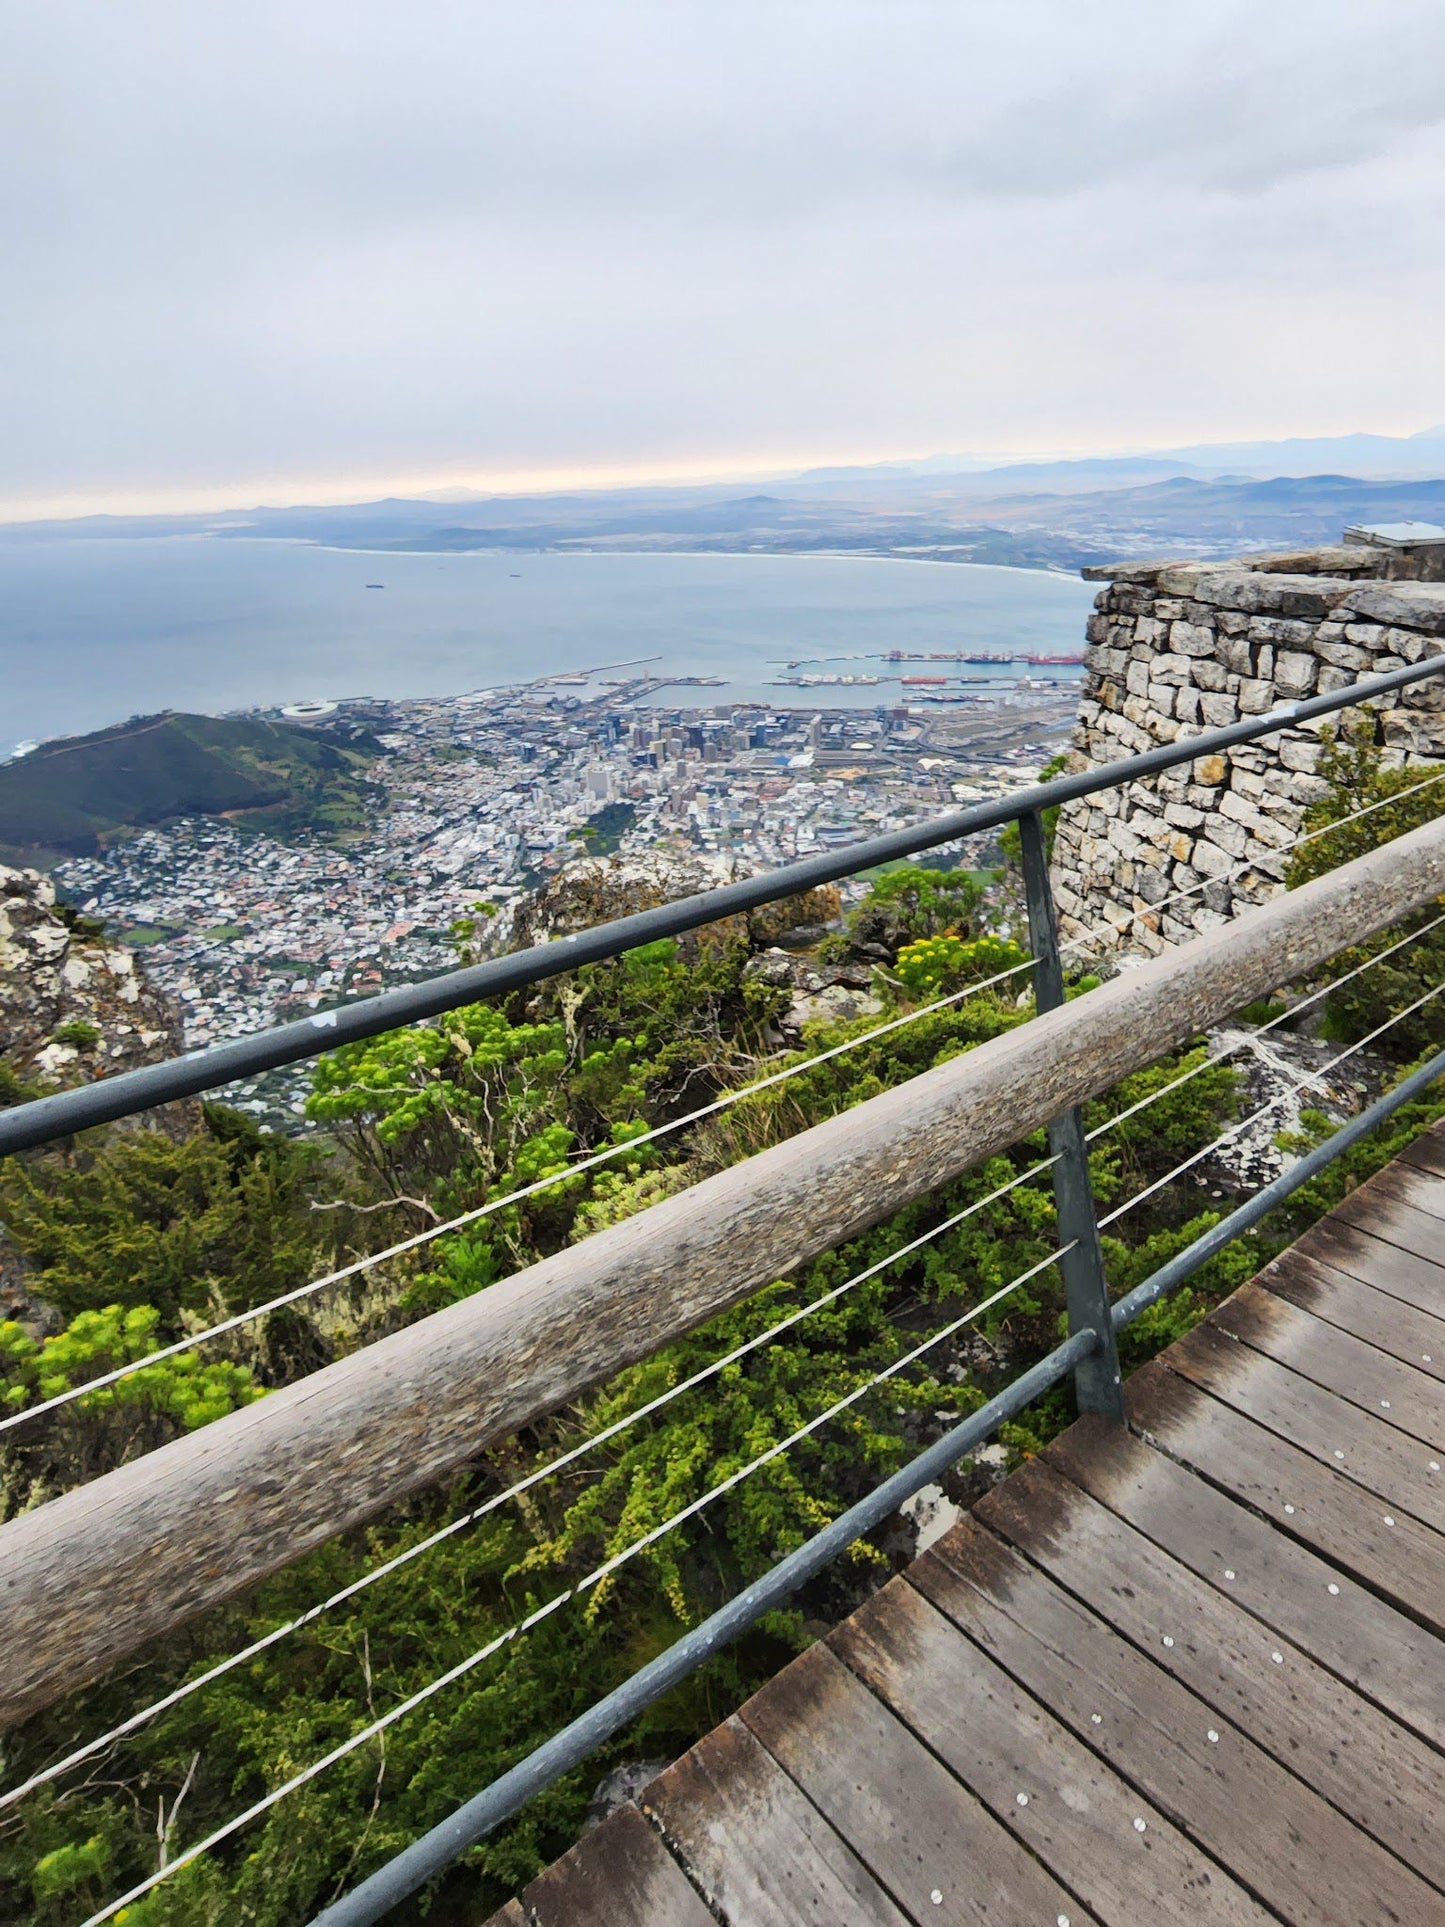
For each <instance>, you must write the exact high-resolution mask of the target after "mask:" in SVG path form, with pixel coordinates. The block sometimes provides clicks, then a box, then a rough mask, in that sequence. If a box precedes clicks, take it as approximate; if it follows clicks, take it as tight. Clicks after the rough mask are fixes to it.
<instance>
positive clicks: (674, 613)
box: [0, 536, 1093, 757]
mask: <svg viewBox="0 0 1445 1927" xmlns="http://www.w3.org/2000/svg"><path fill="white" fill-rule="evenodd" d="M373 583H379V584H382V585H384V586H382V587H379V588H372V587H368V586H367V585H368V584H373ZM1092 597H1093V591H1092V589H1091V588H1090V587H1089V586H1088V585H1087V584H1086V583H1083V582H1081V581H1078V580H1076V579H1075V578H1072V577H1068V576H1063V575H1052V574H1047V573H1045V572H1043V571H1040V570H1028V569H1000V568H987V567H979V566H974V565H969V564H959V563H944V562H923V561H919V562H915V561H911V560H902V559H893V558H885V557H872V556H858V557H855V556H835V555H808V556H796V555H635V554H632V555H619V554H507V555H498V554H471V555H422V554H408V555H395V554H385V555H383V554H375V553H362V552H357V551H354V550H341V549H323V548H315V547H311V546H309V545H306V544H301V543H292V542H278V541H256V540H248V539H237V538H234V537H196V536H178V537H169V538H155V539H152V538H125V539H121V538H116V539H90V538H85V539H69V538H66V539H49V540H43V541H37V540H35V539H32V538H23V537H20V536H3V537H0V757H3V756H5V755H7V754H9V752H10V751H11V750H12V749H13V748H14V747H15V745H16V744H17V743H20V742H22V741H25V740H29V739H40V740H43V739H45V738H47V737H52V736H60V735H76V734H81V733H83V732H85V731H87V730H91V729H99V728H102V727H103V726H105V725H106V724H109V723H116V722H122V721H124V720H125V719H126V718H127V717H128V716H132V715H136V714H142V713H146V712H149V711H153V710H157V709H179V710H192V711H201V712H202V713H206V714H217V713H222V712H225V711H228V710H234V709H246V708H253V707H258V706H262V705H270V704H276V703H289V702H298V701H316V700H334V699H337V698H344V697H350V696H392V697H405V696H437V695H453V694H460V693H462V692H464V691H467V690H471V689H477V688H482V687H486V686H490V685H495V684H500V683H513V682H519V681H526V680H531V679H532V678H534V677H537V676H542V675H554V674H560V673H563V672H566V671H580V670H584V669H591V668H596V667H600V666H601V665H603V664H608V665H611V664H616V663H622V662H624V661H633V660H635V659H637V658H642V657H658V658H660V660H658V661H656V662H650V663H648V664H647V665H646V668H647V670H648V672H649V673H666V672H671V673H673V674H679V675H683V674H687V675H706V676H720V677H722V678H724V679H725V684H726V686H725V687H723V688H718V689H678V690H676V691H667V690H664V691H662V692H660V693H659V694H658V696H657V698H656V700H658V701H660V702H670V703H679V704H685V705H695V706H698V707H706V706H709V705H711V704H713V703H716V702H724V701H730V700H753V701H761V702H767V703H770V704H772V705H773V706H775V707H779V708H782V707H804V706H807V707H815V706H817V705H819V704H826V705H828V706H831V707H836V706H839V705H842V704H854V705H857V706H859V707H871V706H872V705H873V704H875V703H877V702H880V701H888V700H897V698H898V695H899V693H900V692H899V690H898V686H897V684H893V685H891V686H890V685H889V684H887V683H885V684H882V685H880V686H879V687H876V688H874V687H867V686H864V687H854V688H851V689H850V688H847V687H841V688H839V687H825V688H819V689H817V690H816V691H815V692H809V691H807V690H804V689H799V688H789V687H781V688H780V687H775V686H771V685H772V684H773V679H774V678H777V677H781V676H785V675H789V674H816V673H841V674H847V673H874V674H883V675H889V674H892V675H897V674H899V673H900V671H899V669H898V668H897V667H893V668H890V666H889V665H888V664H886V663H879V662H876V661H868V660H856V661H850V660H847V658H849V657H864V658H866V657H869V656H874V655H881V654H883V653H885V652H886V651H888V650H890V649H905V650H916V651H927V650H954V649H964V650H987V651H990V652H997V653H1000V654H1005V653H1006V654H1023V653H1025V652H1026V651H1031V650H1032V651H1037V652H1040V653H1050V654H1054V653H1062V652H1065V651H1075V650H1078V649H1079V648H1081V647H1082V645H1083V638H1084V620H1085V617H1086V615H1087V614H1088V611H1089V608H1090V606H1091V602H1092ZM809 657H815V658H822V657H826V658H829V659H830V660H828V661H827V662H810V663H805V664H804V665H803V667H802V668H801V669H799V670H789V669H788V668H787V667H786V666H785V665H786V663H787V662H788V661H789V660H794V661H797V660H799V659H802V658H809ZM934 668H938V669H941V668H948V669H949V670H950V672H951V673H957V666H955V665H929V664H925V663H913V664H905V665H903V666H902V673H905V674H907V673H914V672H918V673H929V672H930V670H931V669H934ZM964 673H981V672H977V671H974V672H968V671H965V672H964ZM1063 673H1065V674H1069V673H1071V672H1067V671H1065V672H1063ZM1072 673H1077V672H1072Z"/></svg>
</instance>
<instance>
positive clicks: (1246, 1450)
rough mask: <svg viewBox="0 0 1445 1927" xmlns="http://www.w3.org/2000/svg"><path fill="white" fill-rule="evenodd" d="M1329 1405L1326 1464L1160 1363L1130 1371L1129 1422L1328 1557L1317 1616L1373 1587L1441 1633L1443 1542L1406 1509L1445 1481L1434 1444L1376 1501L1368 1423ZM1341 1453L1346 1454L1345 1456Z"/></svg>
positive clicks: (1344, 1606)
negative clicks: (1436, 1467)
mask: <svg viewBox="0 0 1445 1927" xmlns="http://www.w3.org/2000/svg"><path fill="white" fill-rule="evenodd" d="M1326 1396H1327V1394H1324V1393H1322V1394H1321V1398H1322V1399H1323V1398H1324V1397H1326ZM1332 1403H1333V1404H1334V1405H1335V1406H1336V1407H1338V1408H1339V1409H1338V1412H1337V1418H1338V1420H1339V1424H1338V1434H1337V1437H1338V1443H1337V1444H1336V1445H1335V1446H1331V1447H1326V1448H1325V1449H1326V1450H1327V1451H1328V1452H1329V1453H1330V1461H1329V1462H1326V1461H1324V1460H1322V1459H1317V1458H1315V1457H1313V1456H1312V1455H1311V1454H1310V1453H1309V1452H1306V1451H1304V1450H1302V1449H1301V1448H1300V1447H1298V1446H1295V1445H1291V1444H1290V1443H1289V1442H1288V1441H1287V1440H1285V1439H1283V1438H1281V1437H1279V1436H1278V1435H1276V1434H1274V1433H1271V1432H1269V1431H1266V1430H1265V1428H1264V1427H1263V1426H1261V1425H1258V1424H1256V1423H1254V1421H1253V1420H1251V1419H1248V1418H1245V1417H1243V1416H1242V1415H1241V1414H1240V1413H1239V1412H1237V1411H1235V1410H1234V1409H1233V1408H1232V1407H1231V1406H1229V1405H1226V1404H1224V1403H1223V1402H1222V1401H1221V1400H1218V1399H1215V1398H1213V1397H1210V1396H1208V1395H1206V1394H1205V1393H1204V1392H1201V1391H1199V1390H1198V1389H1196V1388H1195V1387H1194V1386H1192V1385H1190V1384H1189V1383H1188V1382H1187V1381H1186V1380H1185V1379H1183V1378H1180V1377H1177V1376H1176V1375H1175V1374H1174V1373H1173V1372H1172V1371H1170V1370H1168V1369H1167V1368H1166V1366H1165V1365H1164V1364H1163V1362H1162V1361H1158V1360H1156V1362H1155V1363H1154V1364H1153V1365H1146V1366H1145V1367H1144V1369H1143V1371H1140V1372H1136V1373H1135V1374H1134V1376H1133V1378H1132V1379H1131V1380H1130V1383H1129V1393H1128V1400H1127V1407H1128V1412H1129V1417H1130V1419H1131V1421H1132V1422H1133V1423H1134V1424H1136V1425H1137V1426H1138V1427H1139V1428H1140V1430H1141V1431H1143V1432H1144V1433H1145V1434H1146V1435H1147V1436H1148V1437H1150V1438H1151V1439H1154V1440H1157V1441H1158V1443H1159V1444H1160V1445H1162V1446H1163V1447H1164V1449H1165V1450H1166V1451H1167V1452H1168V1453H1169V1455H1170V1457H1171V1458H1177V1459H1180V1460H1182V1461H1183V1462H1184V1463H1185V1464H1186V1465H1189V1466H1192V1467H1193V1468H1194V1470H1195V1471H1196V1472H1198V1473H1199V1474H1200V1476H1201V1477H1202V1478H1205V1479H1208V1480H1209V1481H1210V1482H1211V1483H1212V1484H1214V1485H1217V1486H1220V1487H1222V1488H1223V1489H1224V1491H1226V1492H1228V1493H1230V1494H1232V1495H1233V1496H1234V1497H1235V1498H1237V1499H1241V1500H1243V1502H1244V1503H1245V1504H1246V1505H1248V1506H1252V1507H1254V1508H1255V1510H1257V1511H1259V1512H1262V1513H1263V1514H1264V1515H1265V1517H1266V1518H1268V1519H1271V1520H1273V1521H1274V1523H1275V1524H1276V1525H1277V1526H1278V1527H1279V1528H1280V1529H1281V1531H1283V1532H1286V1533H1289V1534H1291V1535H1294V1536H1303V1537H1304V1538H1305V1539H1306V1540H1307V1542H1308V1544H1309V1545H1310V1546H1312V1547H1313V1548H1314V1549H1315V1550H1316V1551H1317V1552H1319V1553H1321V1554H1323V1555H1324V1556H1325V1557H1326V1558H1327V1559H1329V1560H1330V1561H1331V1563H1332V1566H1333V1567H1334V1570H1333V1571H1332V1572H1331V1573H1330V1574H1329V1575H1328V1577H1327V1578H1326V1579H1325V1581H1324V1583H1323V1585H1322V1587H1321V1588H1320V1593H1319V1598H1318V1601H1317V1612H1318V1616H1319V1618H1320V1619H1321V1620H1328V1619H1329V1618H1330V1617H1331V1614H1332V1612H1337V1613H1339V1614H1340V1615H1341V1616H1343V1617H1345V1618H1349V1617H1351V1616H1352V1615H1353V1613H1354V1612H1355V1610H1356V1609H1357V1608H1358V1607H1359V1606H1360V1605H1361V1604H1362V1603H1363V1602H1364V1601H1365V1600H1367V1599H1369V1597H1370V1594H1369V1593H1368V1592H1366V1591H1365V1590H1364V1589H1365V1588H1366V1587H1369V1588H1370V1589H1371V1590H1372V1591H1374V1592H1376V1593H1379V1594H1381V1595H1382V1596H1383V1597H1384V1598H1386V1599H1392V1600H1394V1601H1395V1602H1396V1603H1397V1604H1398V1605H1400V1606H1402V1607H1403V1608H1404V1609H1405V1611H1406V1612H1408V1613H1410V1614H1412V1615H1414V1616H1415V1617H1416V1618H1418V1619H1420V1620H1422V1621H1423V1622H1424V1623H1425V1624H1426V1625H1428V1626H1433V1627H1435V1628H1436V1629H1437V1630H1438V1629H1439V1628H1440V1626H1441V1623H1442V1620H1445V1539H1442V1538H1441V1536H1440V1534H1439V1533H1438V1532H1435V1531H1433V1530H1431V1528H1430V1527H1429V1526H1426V1525H1422V1524H1421V1523H1420V1521H1419V1518H1418V1516H1417V1515H1416V1513H1415V1512H1412V1511H1411V1510H1409V1509H1408V1508H1409V1507H1410V1505H1411V1501H1412V1499H1414V1500H1415V1501H1416V1504H1417V1505H1418V1495H1419V1492H1420V1490H1421V1489H1422V1488H1425V1487H1427V1486H1428V1485H1429V1484H1430V1483H1431V1482H1432V1481H1438V1480H1439V1479H1440V1477H1441V1476H1442V1475H1441V1474H1440V1473H1432V1472H1430V1471H1429V1469H1428V1468H1429V1465H1430V1463H1431V1461H1430V1457H1429V1452H1428V1448H1427V1447H1425V1446H1422V1445H1417V1446H1414V1447H1413V1448H1412V1450H1413V1454H1414V1457H1415V1462H1416V1465H1417V1466H1418V1471H1417V1472H1416V1473H1414V1474H1413V1475H1412V1476H1410V1477H1409V1478H1408V1480H1406V1479H1404V1478H1403V1476H1402V1478H1401V1481H1400V1484H1399V1489H1398V1490H1397V1491H1387V1492H1384V1493H1381V1494H1379V1495H1378V1496H1377V1495H1376V1493H1375V1492H1374V1491H1373V1490H1372V1489H1370V1487H1369V1486H1368V1484H1366V1483H1362V1482H1363V1481H1366V1480H1367V1478H1368V1474H1367V1472H1366V1470H1365V1469H1364V1468H1363V1467H1361V1468H1360V1469H1359V1470H1358V1471H1356V1470H1355V1469H1354V1468H1355V1467H1356V1465H1357V1463H1358V1461H1360V1460H1361V1458H1362V1457H1363V1446H1362V1444H1361V1435H1362V1433H1363V1429H1364V1426H1365V1424H1366V1423H1367V1421H1366V1420H1365V1418H1364V1415H1363V1413H1359V1412H1356V1411H1355V1410H1354V1408H1353V1407H1350V1406H1345V1405H1343V1404H1342V1402H1341V1401H1340V1400H1338V1399H1335V1400H1333V1401H1332ZM1336 1451H1338V1452H1340V1453H1341V1454H1342V1455H1343V1456H1342V1458H1340V1459H1339V1460H1336V1459H1335V1458H1334V1454H1335V1452H1336ZM1302 1516H1303V1517H1304V1518H1307V1520H1308V1524H1307V1525H1306V1524H1304V1523H1302ZM1331 1587H1333V1588H1334V1590H1333V1591H1331ZM1442 1662H1445V1645H1437V1659H1436V1663H1437V1664H1440V1663H1442Z"/></svg>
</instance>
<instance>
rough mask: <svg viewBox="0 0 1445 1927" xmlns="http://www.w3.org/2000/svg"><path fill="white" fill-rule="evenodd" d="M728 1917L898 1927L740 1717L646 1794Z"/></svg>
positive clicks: (859, 1867) (764, 1925)
mask: <svg viewBox="0 0 1445 1927" xmlns="http://www.w3.org/2000/svg"><path fill="white" fill-rule="evenodd" d="M642 1805H643V1809H644V1811H645V1812H646V1813H648V1814H649V1815H650V1816H651V1817H652V1818H654V1819H655V1820H656V1821H657V1822H658V1823H659V1824H660V1826H661V1827H662V1830H663V1832H664V1834H665V1835H666V1837H667V1839H668V1841H669V1842H670V1844H671V1845H672V1847H673V1848H674V1850H675V1851H676V1852H677V1853H678V1854H679V1855H680V1856H681V1858H682V1859H683V1860H684V1861H685V1862H686V1864H687V1868H688V1872H689V1873H690V1875H691V1876H692V1878H693V1880H694V1881H695V1882H696V1883H697V1885H698V1886H699V1887H700V1888H701V1890H702V1892H703V1893H704V1894H706V1896H707V1898H708V1901H709V1903H710V1904H711V1905H712V1907H713V1908H714V1909H715V1910H716V1911H717V1912H718V1913H719V1914H721V1915H722V1917H723V1919H724V1920H729V1921H734V1920H735V1921H738V1922H740V1923H741V1922H746V1924H747V1927H803V1924H804V1923H806V1922H813V1923H815V1927H900V1923H901V1922H903V1921H904V1920H905V1919H906V1918H907V1916H906V1915H904V1914H901V1913H900V1912H899V1911H898V1909H897V1907H895V1906H894V1904H893V1902H892V1901H891V1900H890V1899H889V1898H888V1896H887V1894H886V1893H885V1892H884V1891H883V1889H882V1888H881V1887H880V1886H879V1884H878V1882H877V1881H876V1880H875V1879H874V1878H873V1876H872V1874H870V1873H869V1871H868V1869H867V1868H866V1867H865V1866H864V1865H863V1862H862V1861H861V1860H860V1859H859V1858H858V1856H857V1855H856V1854H855V1853H854V1852H853V1851H852V1849H851V1848H850V1847H848V1846H847V1845H846V1843H845V1842H844V1841H843V1840H841V1839H840V1838H839V1836H838V1835H837V1834H836V1833H835V1832H834V1831H833V1829H832V1827H830V1826H829V1825H828V1822H827V1821H826V1820H825V1819H824V1818H823V1816H822V1814H821V1813H819V1812H818V1810H817V1808H816V1807H815V1806H814V1805H813V1804H812V1802H811V1801H810V1800H809V1799H808V1798H807V1797H806V1796H805V1795H804V1794H803V1793H802V1792H801V1791H800V1790H799V1789H798V1788H797V1787H796V1786H795V1785H794V1784H793V1782H792V1781H791V1780H790V1779H789V1778H788V1776H787V1774H786V1773H784V1771H783V1769H782V1768H781V1767H780V1766H779V1765H778V1763H777V1761H776V1760H775V1759H774V1758H773V1756H772V1754H771V1753H769V1752H768V1751H767V1750H766V1748H765V1747H763V1746H761V1745H760V1744H759V1743H758V1741H757V1740H756V1739H755V1738H754V1736H753V1734H752V1733H751V1732H750V1731H749V1729H748V1728H747V1727H746V1726H745V1725H744V1724H743V1722H742V1721H741V1720H739V1719H731V1720H727V1721H725V1722H724V1723H723V1725H721V1726H719V1727H717V1728H715V1729H714V1731H713V1732H711V1733H709V1734H708V1736H707V1738H706V1739H704V1740H701V1741H700V1742H699V1743H698V1745H696V1746H695V1747H694V1748H693V1749H692V1751H691V1752H690V1753H685V1754H684V1755H683V1757H682V1758H681V1759H680V1760H678V1761H676V1762H675V1763H674V1764H673V1765H672V1766H670V1767H669V1768H668V1769H667V1771H666V1772H665V1773H662V1774H660V1775H659V1776H658V1778H657V1779H655V1780H654V1781H653V1782H652V1784H651V1786H649V1787H648V1788H647V1789H646V1791H645V1792H644V1794H643V1796H642Z"/></svg>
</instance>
